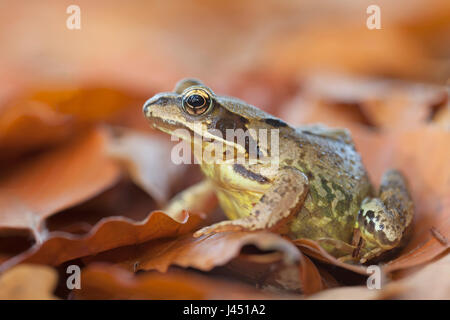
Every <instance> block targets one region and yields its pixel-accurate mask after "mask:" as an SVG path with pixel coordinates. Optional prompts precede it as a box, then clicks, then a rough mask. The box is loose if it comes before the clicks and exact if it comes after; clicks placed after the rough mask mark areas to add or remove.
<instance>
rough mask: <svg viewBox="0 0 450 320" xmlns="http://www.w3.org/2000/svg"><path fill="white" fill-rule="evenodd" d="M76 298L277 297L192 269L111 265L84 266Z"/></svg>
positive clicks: (194, 298) (191, 298)
mask: <svg viewBox="0 0 450 320" xmlns="http://www.w3.org/2000/svg"><path fill="white" fill-rule="evenodd" d="M81 283H82V287H81V290H77V291H76V292H75V297H76V299H175V300H179V299H183V300H185V299H188V300H198V299H271V298H272V299H273V298H276V297H275V296H273V295H269V294H264V293H260V292H258V291H257V290H254V289H252V288H250V287H247V286H244V285H241V284H235V283H230V282H228V281H227V282H225V281H218V280H213V279H211V278H207V277H204V276H200V275H198V274H194V273H192V272H181V271H177V272H171V273H168V274H161V273H157V272H152V273H144V274H138V275H137V276H134V275H133V273H130V272H128V271H125V270H123V269H121V268H117V267H114V266H111V265H107V264H92V265H90V266H88V267H87V268H85V269H83V272H82V276H81Z"/></svg>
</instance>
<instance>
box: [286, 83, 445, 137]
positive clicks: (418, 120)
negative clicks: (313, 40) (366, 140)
mask: <svg viewBox="0 0 450 320" xmlns="http://www.w3.org/2000/svg"><path fill="white" fill-rule="evenodd" d="M447 99H448V94H447V92H446V90H445V88H444V87H439V86H430V85H424V84H412V83H408V82H404V81H398V80H397V81H395V80H373V79H368V78H362V77H359V78H358V77H345V76H343V75H331V74H316V75H313V76H309V77H305V78H304V79H303V81H302V88H301V90H300V91H299V93H298V95H297V97H296V98H295V99H294V100H293V101H291V102H290V103H289V104H288V105H287V106H286V108H285V109H284V110H283V111H282V117H284V118H285V119H289V121H290V122H291V123H293V124H297V123H299V124H300V123H316V122H322V123H324V124H327V125H330V126H342V127H352V126H355V124H358V123H359V124H363V125H369V126H376V127H381V128H388V129H398V128H401V127H408V128H411V127H414V126H417V125H420V124H424V123H426V122H427V121H429V120H430V119H431V116H432V114H433V112H434V110H435V109H437V110H439V109H440V108H439V106H442V105H443V104H445V103H446V101H447Z"/></svg>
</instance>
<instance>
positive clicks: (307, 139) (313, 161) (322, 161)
mask: <svg viewBox="0 0 450 320" xmlns="http://www.w3.org/2000/svg"><path fill="white" fill-rule="evenodd" d="M330 132H331V133H333V134H327V133H325V134H320V133H318V132H313V131H309V130H296V131H295V133H293V135H295V137H293V138H291V139H288V140H289V141H290V142H287V143H286V144H284V145H285V146H284V147H285V148H290V149H291V155H292V157H291V159H290V160H288V161H290V162H291V164H290V165H292V166H294V167H296V168H297V169H299V170H300V171H302V172H303V173H305V175H306V176H307V177H308V181H309V193H308V196H307V198H306V201H305V204H304V206H303V208H302V210H301V211H300V212H299V214H298V217H297V219H293V220H292V225H291V228H290V230H291V232H292V233H293V234H294V236H295V237H296V238H303V237H305V238H310V239H318V238H332V239H339V240H344V241H346V242H348V241H350V239H351V236H352V233H353V227H354V222H355V219H356V216H357V213H358V211H359V206H360V204H361V202H362V200H363V199H364V198H365V197H366V196H368V195H369V194H370V193H371V184H370V181H369V178H368V176H367V173H366V170H365V168H364V166H363V164H362V160H361V157H360V155H359V154H358V153H357V151H356V150H355V146H354V144H353V143H352V141H351V138H350V136H345V135H343V136H341V135H336V134H335V132H332V131H330ZM293 143H294V144H295V145H292V144H293ZM292 150H294V151H292Z"/></svg>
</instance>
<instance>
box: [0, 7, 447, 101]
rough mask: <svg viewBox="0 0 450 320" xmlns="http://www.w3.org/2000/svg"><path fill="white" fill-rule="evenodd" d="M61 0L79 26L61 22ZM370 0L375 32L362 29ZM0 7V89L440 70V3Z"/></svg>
mask: <svg viewBox="0 0 450 320" xmlns="http://www.w3.org/2000/svg"><path fill="white" fill-rule="evenodd" d="M72 4H76V5H78V6H79V7H80V9H81V29H80V30H69V29H68V28H67V27H66V20H67V19H68V17H69V16H70V14H68V13H66V9H67V7H68V6H69V5H72ZM372 4H376V5H378V6H379V7H380V9H381V30H369V29H368V28H367V27H366V20H367V18H368V16H369V14H367V13H366V9H367V7H368V6H369V5H372ZM0 12H1V13H0V14H1V21H0V23H1V28H0V44H1V48H2V49H1V52H0V70H1V74H0V77H1V78H0V80H1V81H2V88H1V91H2V93H1V95H2V96H4V97H5V95H7V94H8V93H10V92H11V90H14V89H17V88H21V87H23V86H24V85H29V84H31V83H33V84H36V83H38V84H40V85H42V84H43V83H44V82H46V81H48V82H55V81H56V82H58V83H62V82H64V83H70V84H73V83H80V82H85V81H91V82H92V81H96V82H97V81H101V82H102V83H104V85H114V86H122V87H126V88H128V89H131V90H136V91H139V92H146V91H147V92H149V93H151V92H152V91H154V90H159V89H166V90H168V89H171V88H172V86H173V85H174V83H175V81H177V80H178V79H180V78H181V77H184V76H194V77H199V78H201V79H203V80H204V81H205V82H206V83H208V84H210V85H211V86H216V88H217V87H218V88H219V89H221V90H222V91H226V92H227V93H229V92H231V91H233V90H237V88H239V87H240V84H239V81H243V79H244V78H245V79H248V78H249V77H253V78H255V80H254V81H253V86H255V88H253V89H254V90H257V89H258V83H257V82H258V81H259V82H261V81H263V80H265V81H267V80H271V81H272V83H273V85H274V86H276V87H279V88H277V89H278V90H287V91H288V89H289V88H284V87H283V84H285V82H282V80H284V81H286V79H288V78H292V77H299V76H302V75H306V74H310V73H312V72H317V71H321V72H323V71H327V72H330V71H333V72H345V73H350V74H358V75H370V76H378V77H394V78H403V79H405V78H406V79H412V80H419V81H426V82H433V83H441V84H444V83H446V81H447V79H448V77H449V73H450V63H449V57H450V46H449V43H450V3H449V1H447V0H428V1H425V0H398V1H365V0H364V1H351V0H342V1H331V0H320V1H316V0H283V1H276V0H265V1H259V0H247V1H238V0H231V1H208V0H185V1H163V0H154V1H112V0H108V1H106V0H103V1H102V0H101V1H94V2H93V1H85V0H77V1H73V0H72V1H65V0H62V1H50V0H49V1H45V0H44V1H42V0H39V1H38V0H31V1H24V0H22V1H5V0H2V1H0ZM237 75H239V76H237ZM216 90H217V89H216ZM249 90H250V88H249ZM283 92H284V91H283ZM261 94H262V95H264V92H262V93H261ZM248 95H249V96H252V94H250V93H248ZM254 95H255V94H253V96H254ZM253 99H254V101H251V102H260V101H259V100H258V99H257V98H253ZM262 100H264V99H262Z"/></svg>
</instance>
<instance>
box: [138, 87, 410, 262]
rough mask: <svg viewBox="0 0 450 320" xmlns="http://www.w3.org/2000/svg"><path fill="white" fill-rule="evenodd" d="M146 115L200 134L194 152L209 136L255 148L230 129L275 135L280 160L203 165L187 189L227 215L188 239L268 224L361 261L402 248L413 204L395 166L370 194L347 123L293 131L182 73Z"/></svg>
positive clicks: (266, 150)
mask: <svg viewBox="0 0 450 320" xmlns="http://www.w3.org/2000/svg"><path fill="white" fill-rule="evenodd" d="M144 114H145V117H146V118H147V119H148V120H149V121H150V123H151V124H152V125H153V126H154V127H155V128H157V129H159V130H161V131H163V132H166V133H169V134H174V133H175V132H176V129H185V131H188V132H190V136H186V135H185V136H184V137H183V136H182V137H181V138H183V139H189V138H191V137H192V136H193V135H199V136H201V137H205V138H207V139H205V140H204V141H202V140H200V141H202V143H201V147H200V148H198V146H197V148H195V139H193V140H191V145H192V149H193V150H194V151H193V154H194V156H195V157H197V156H199V154H198V153H199V152H198V150H200V152H201V151H202V150H203V149H204V148H205V146H207V145H208V144H210V143H214V142H217V141H214V140H218V141H219V142H223V143H226V144H227V145H230V144H231V145H232V147H233V143H234V144H235V145H234V147H236V149H239V148H244V150H245V153H246V154H250V152H251V151H255V150H249V148H250V145H252V144H249V143H246V144H244V145H242V144H239V145H238V143H237V142H235V140H232V141H225V140H226V138H224V137H226V134H225V131H226V130H227V129H234V130H235V129H243V130H249V129H254V130H256V131H257V130H261V129H266V130H273V129H277V132H278V133H279V138H278V139H279V144H278V146H277V153H278V157H279V159H278V165H277V167H273V166H271V165H270V163H269V162H267V161H263V160H257V161H256V163H255V162H253V163H250V162H248V163H236V162H221V163H210V162H208V163H206V162H200V166H201V169H202V171H203V173H204V174H205V176H206V180H205V182H201V183H200V184H199V185H195V186H193V187H191V188H190V189H187V190H185V191H184V194H185V195H186V194H189V193H193V192H194V193H197V194H198V193H199V192H202V190H203V191H205V192H208V191H209V192H211V188H212V189H213V190H214V192H215V193H216V194H217V197H218V199H219V203H220V205H221V207H222V209H223V210H224V212H225V213H226V215H227V216H228V217H229V218H230V220H227V221H223V222H219V223H217V224H213V225H211V226H208V227H205V228H203V229H201V230H199V231H197V232H196V234H195V236H200V235H203V234H208V233H214V232H221V231H230V230H246V231H254V230H263V229H268V230H273V231H275V232H279V233H281V234H283V235H286V236H288V237H290V238H291V239H300V238H307V239H312V240H315V241H317V242H319V243H320V244H321V245H322V247H323V248H325V249H326V250H327V251H328V252H329V253H331V254H333V255H334V256H336V257H339V258H341V259H342V260H348V261H359V262H361V263H364V262H365V261H368V260H370V259H372V258H375V257H377V256H379V255H380V254H381V253H384V252H386V251H388V250H391V249H394V248H397V247H399V246H400V245H402V244H403V243H404V240H405V239H406V238H407V237H406V235H407V233H408V231H409V230H410V226H411V222H412V218H413V202H412V200H411V197H410V194H409V192H408V188H407V184H406V181H405V179H404V177H403V176H402V175H401V174H400V173H399V172H398V171H396V170H389V171H387V172H386V173H385V174H384V176H383V177H382V180H381V185H380V189H379V190H378V192H375V191H374V188H373V187H372V185H371V183H370V181H369V178H368V175H367V172H366V170H365V168H364V166H363V164H362V161H361V157H360V155H359V154H358V153H357V151H356V150H355V146H354V144H353V141H352V138H351V136H350V134H349V132H348V131H347V130H346V129H331V128H327V127H325V126H322V125H305V126H302V127H299V128H294V127H292V126H290V125H288V124H287V123H285V122H284V121H282V120H280V119H277V118H275V117H273V116H271V115H269V114H267V113H265V112H263V111H261V110H259V109H257V108H255V107H253V106H251V105H248V104H247V103H245V102H243V101H240V100H238V99H235V98H230V97H224V96H218V95H216V94H215V93H214V92H213V91H212V90H211V89H209V88H208V87H206V86H205V85H203V84H202V83H201V82H199V81H197V80H194V79H185V80H182V81H180V82H179V83H178V84H177V85H176V87H175V89H174V91H173V92H167V93H159V94H157V95H155V96H154V97H152V98H151V99H149V100H148V101H147V102H146V103H145V105H144ZM212 132H222V133H223V135H218V134H214V133H212ZM251 138H255V140H256V137H250V139H251ZM193 141H194V142H193ZM205 141H209V142H205ZM246 141H248V140H246ZM253 145H254V144H253ZM195 150H197V151H195ZM271 151H273V150H271V146H270V144H266V145H265V146H262V145H258V144H256V153H257V154H258V155H260V156H261V158H262V159H263V158H264V157H266V158H267V157H268V156H269V155H270V154H271ZM183 198H186V197H181V199H183Z"/></svg>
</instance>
